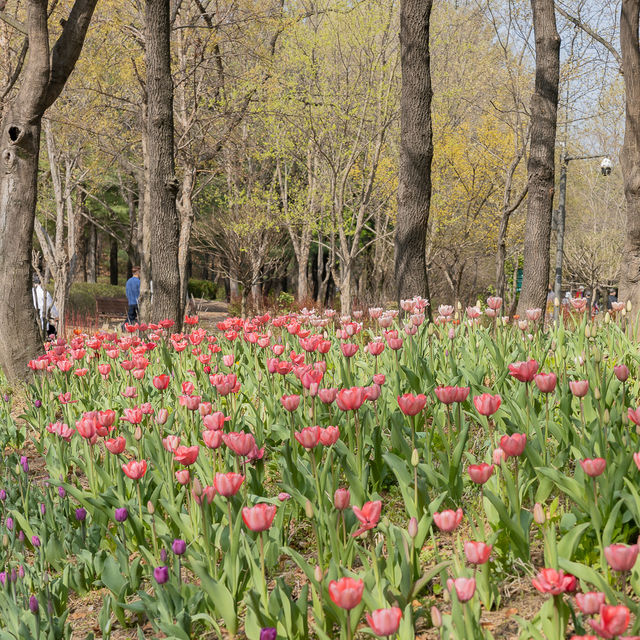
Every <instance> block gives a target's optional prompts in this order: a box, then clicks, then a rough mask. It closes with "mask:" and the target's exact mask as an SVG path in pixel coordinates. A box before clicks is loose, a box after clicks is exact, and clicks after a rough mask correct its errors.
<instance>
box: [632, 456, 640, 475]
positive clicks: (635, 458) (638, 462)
mask: <svg viewBox="0 0 640 640" xmlns="http://www.w3.org/2000/svg"><path fill="white" fill-rule="evenodd" d="M633 461H634V462H635V463H636V467H638V470H639V471H640V453H634V454H633Z"/></svg>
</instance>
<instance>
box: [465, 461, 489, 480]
mask: <svg viewBox="0 0 640 640" xmlns="http://www.w3.org/2000/svg"><path fill="white" fill-rule="evenodd" d="M467 472H468V474H469V477H470V478H471V480H472V481H473V482H475V483H476V484H484V483H485V482H486V481H487V480H488V479H489V478H490V477H491V476H492V475H493V465H492V464H487V463H486V462H482V463H480V464H470V465H469V468H468V469H467Z"/></svg>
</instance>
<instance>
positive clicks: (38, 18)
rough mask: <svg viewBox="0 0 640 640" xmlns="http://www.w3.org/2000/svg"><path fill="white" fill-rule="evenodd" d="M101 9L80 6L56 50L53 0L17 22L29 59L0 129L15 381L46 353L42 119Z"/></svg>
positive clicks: (1, 220)
mask: <svg viewBox="0 0 640 640" xmlns="http://www.w3.org/2000/svg"><path fill="white" fill-rule="evenodd" d="M96 3H97V0H76V1H75V3H74V5H73V8H72V9H71V13H70V14H69V17H68V18H67V20H66V22H63V25H64V26H63V28H62V32H61V33H60V36H59V37H58V40H57V41H56V43H55V45H54V47H53V49H50V42H49V25H48V22H47V20H48V16H47V0H27V2H26V8H27V21H26V24H25V25H21V24H19V23H16V22H15V21H12V23H10V24H12V26H14V27H16V26H17V27H18V28H19V30H21V31H23V32H24V33H25V35H26V36H27V38H28V46H29V55H28V59H27V62H26V65H25V67H24V69H23V72H22V79H21V84H20V89H19V90H18V91H17V92H16V94H15V97H14V98H13V99H12V100H11V102H10V103H9V104H8V106H7V108H6V110H5V112H4V114H3V117H2V122H1V123H0V367H1V368H2V369H3V371H4V372H5V374H6V375H7V376H8V377H9V378H22V377H24V376H25V375H26V374H27V372H28V369H27V366H26V365H27V362H28V360H29V359H31V358H33V357H34V356H36V355H37V353H38V350H39V349H40V348H41V343H40V337H39V332H38V328H37V325H36V316H35V312H34V308H33V299H32V294H31V281H30V279H31V250H32V246H33V225H34V221H35V213H36V201H37V197H38V159H39V155H40V133H41V128H42V116H43V115H44V113H45V111H46V110H47V109H48V108H49V107H50V106H51V105H52V104H53V103H54V102H55V101H56V99H57V98H58V96H59V95H60V93H61V92H62V90H63V89H64V86H65V84H66V82H67V79H68V78H69V76H70V75H71V72H72V71H73V69H74V67H75V64H76V62H77V60H78V57H79V56H80V52H81V51H82V46H83V44H84V39H85V36H86V33H87V29H88V27H89V23H90V22H91V16H92V15H93V11H94V9H95V6H96ZM3 19H4V18H3Z"/></svg>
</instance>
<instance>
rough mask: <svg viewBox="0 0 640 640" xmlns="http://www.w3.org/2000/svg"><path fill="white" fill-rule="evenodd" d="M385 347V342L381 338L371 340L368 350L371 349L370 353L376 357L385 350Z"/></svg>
mask: <svg viewBox="0 0 640 640" xmlns="http://www.w3.org/2000/svg"><path fill="white" fill-rule="evenodd" d="M384 348H385V346H384V342H382V341H381V340H377V341H375V342H370V343H369V344H368V345H367V351H369V353H370V354H371V355H372V356H374V357H377V356H379V355H380V354H381V353H382V352H383V351H384Z"/></svg>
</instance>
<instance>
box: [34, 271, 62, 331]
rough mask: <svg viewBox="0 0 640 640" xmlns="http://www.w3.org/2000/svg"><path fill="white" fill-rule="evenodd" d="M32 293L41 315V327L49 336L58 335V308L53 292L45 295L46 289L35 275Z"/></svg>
mask: <svg viewBox="0 0 640 640" xmlns="http://www.w3.org/2000/svg"><path fill="white" fill-rule="evenodd" d="M31 295H32V296H33V306H34V307H35V309H36V311H37V313H38V315H39V316H40V327H41V328H42V330H43V331H45V332H46V334H47V335H48V336H50V337H54V338H55V337H56V336H57V335H58V331H57V329H56V325H55V324H54V321H55V320H58V317H59V314H58V310H57V309H56V305H55V304H53V298H52V297H51V294H50V293H49V292H48V291H47V292H46V295H45V290H44V289H43V288H42V285H41V284H40V278H38V276H34V277H33V287H32V289H31Z"/></svg>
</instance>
